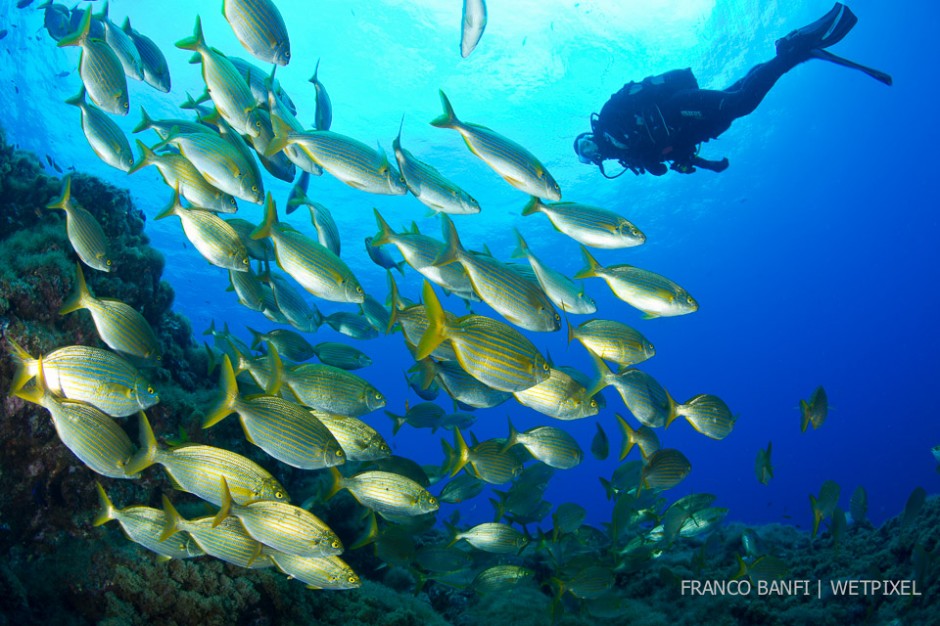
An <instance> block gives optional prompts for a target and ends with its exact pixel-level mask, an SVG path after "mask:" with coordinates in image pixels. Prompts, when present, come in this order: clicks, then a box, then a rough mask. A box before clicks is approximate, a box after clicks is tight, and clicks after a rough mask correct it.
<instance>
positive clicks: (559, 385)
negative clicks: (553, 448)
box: [512, 367, 599, 420]
mask: <svg viewBox="0 0 940 626" xmlns="http://www.w3.org/2000/svg"><path fill="white" fill-rule="evenodd" d="M512 395H513V396H514V397H515V398H516V400H518V402H519V404H521V405H523V406H527V407H529V408H530V409H533V410H535V411H538V412H539V413H542V414H543V415H548V416H549V417H554V418H555V419H559V420H577V419H583V418H585V417H591V416H592V415H597V412H598V410H599V409H598V406H597V400H595V399H594V398H592V397H591V396H589V395H588V391H587V389H586V388H585V387H584V386H582V385H581V383H579V382H577V381H576V380H574V379H573V378H572V377H571V376H569V375H568V374H566V373H565V372H563V371H561V370H559V369H555V368H554V367H553V368H551V373H550V375H549V377H548V379H547V380H544V381H542V382H540V383H539V384H537V385H534V386H532V387H529V388H528V389H524V390H522V391H516V392H514V393H513V394H512Z"/></svg>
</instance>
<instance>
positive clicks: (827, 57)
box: [810, 50, 894, 87]
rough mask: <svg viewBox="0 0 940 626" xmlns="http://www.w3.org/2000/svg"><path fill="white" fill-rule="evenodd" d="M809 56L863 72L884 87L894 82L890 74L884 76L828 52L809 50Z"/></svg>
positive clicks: (881, 73)
mask: <svg viewBox="0 0 940 626" xmlns="http://www.w3.org/2000/svg"><path fill="white" fill-rule="evenodd" d="M810 56H812V57H813V58H816V59H821V60H823V61H829V62H830V63H835V64H836V65H841V66H843V67H848V68H851V69H853V70H858V71H860V72H864V73H865V74H868V75H869V76H871V77H872V78H874V79H875V80H877V81H878V82H879V83H884V84H885V85H888V86H889V87H890V86H891V85H892V84H894V80H893V79H892V78H891V75H890V74H886V73H885V72H882V71H880V70H876V69H874V68H871V67H866V66H864V65H861V64H860V63H856V62H855V61H849V60H848V59H844V58H842V57H840V56H836V55H835V54H832V53H831V52H829V51H828V50H811V51H810Z"/></svg>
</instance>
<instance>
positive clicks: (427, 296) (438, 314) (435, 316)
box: [415, 281, 447, 361]
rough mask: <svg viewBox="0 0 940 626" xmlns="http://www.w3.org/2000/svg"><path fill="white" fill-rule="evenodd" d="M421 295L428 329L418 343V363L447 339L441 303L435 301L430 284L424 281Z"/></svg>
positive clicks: (416, 356) (445, 320)
mask: <svg viewBox="0 0 940 626" xmlns="http://www.w3.org/2000/svg"><path fill="white" fill-rule="evenodd" d="M421 293H422V296H423V297H424V308H425V310H426V311H427V316H428V327H427V329H426V330H425V331H424V334H423V335H421V340H420V341H419V342H418V352H417V354H416V355H415V358H416V359H417V360H419V361H420V360H421V359H424V358H427V356H428V355H430V354H431V353H432V352H434V349H435V348H437V347H438V346H439V345H441V342H442V341H444V340H445V339H446V338H447V319H446V318H445V317H444V309H443V308H442V307H441V301H440V300H438V299H437V294H435V293H434V289H433V288H432V287H431V283H429V282H428V281H424V287H423V289H422V292H421Z"/></svg>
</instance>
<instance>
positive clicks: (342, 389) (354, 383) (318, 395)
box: [282, 363, 385, 417]
mask: <svg viewBox="0 0 940 626" xmlns="http://www.w3.org/2000/svg"><path fill="white" fill-rule="evenodd" d="M282 376H283V379H284V384H285V385H286V386H287V387H288V388H289V389H290V390H291V391H292V392H293V393H294V395H295V396H297V399H298V400H300V402H301V403H303V404H304V405H306V406H309V407H310V408H312V409H317V410H319V411H326V412H328V413H336V414H339V415H348V416H350V417H359V416H361V415H365V414H366V413H370V412H372V411H377V410H379V409H381V408H382V407H384V406H385V396H383V395H382V393H381V392H380V391H379V390H378V389H376V388H375V387H373V386H372V385H371V384H370V383H369V381H367V380H366V379H364V378H361V377H359V376H356V375H355V374H351V373H350V372H347V371H346V370H342V369H339V368H338V367H332V366H330V365H323V364H322V363H306V364H304V365H298V366H297V367H291V368H287V369H285V370H284V372H283V373H282Z"/></svg>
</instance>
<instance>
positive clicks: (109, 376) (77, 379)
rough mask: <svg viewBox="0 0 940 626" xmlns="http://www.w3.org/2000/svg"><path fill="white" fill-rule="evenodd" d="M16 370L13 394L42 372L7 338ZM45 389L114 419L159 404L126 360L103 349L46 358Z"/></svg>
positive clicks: (73, 349)
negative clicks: (95, 408) (83, 403)
mask: <svg viewBox="0 0 940 626" xmlns="http://www.w3.org/2000/svg"><path fill="white" fill-rule="evenodd" d="M7 342H8V343H9V344H10V347H11V348H12V352H11V356H12V357H13V363H14V364H15V366H16V371H15V372H14V374H13V381H12V383H11V385H10V393H13V392H15V391H17V390H19V389H21V388H22V387H23V386H24V385H25V384H26V383H27V382H29V380H30V379H31V378H33V377H34V376H35V375H36V374H37V372H38V371H39V361H38V359H34V358H33V357H32V356H31V355H30V354H29V353H28V352H26V350H24V349H23V348H22V347H21V346H20V345H19V344H17V343H16V341H14V340H13V338H12V337H9V336H8V337H7ZM43 368H44V372H45V377H46V386H47V387H48V388H49V391H51V392H52V393H54V394H55V395H57V396H60V397H63V398H67V399H69V400H76V401H79V402H85V403H87V404H90V405H92V406H94V407H97V408H99V409H101V410H102V411H104V412H105V413H107V414H108V415H110V416H111V417H127V416H128V415H133V414H134V413H136V412H137V411H140V410H143V409H147V408H149V407H151V406H153V405H155V404H156V403H157V402H159V401H160V397H159V396H158V395H157V391H156V389H154V387H153V385H152V384H151V383H150V382H148V381H147V379H146V378H144V377H143V376H142V375H141V373H140V372H139V371H137V368H135V367H134V366H133V365H131V364H130V363H128V362H127V361H126V360H125V359H124V358H122V357H120V356H118V355H117V354H114V353H113V352H109V351H108V350H102V349H100V348H92V347H90V346H66V347H64V348H59V349H58V350H54V351H53V352H50V353H49V354H47V355H46V356H45V357H43Z"/></svg>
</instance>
